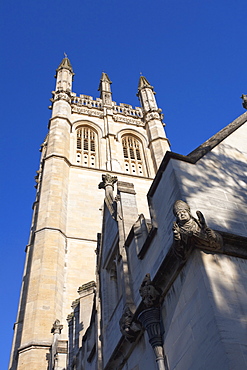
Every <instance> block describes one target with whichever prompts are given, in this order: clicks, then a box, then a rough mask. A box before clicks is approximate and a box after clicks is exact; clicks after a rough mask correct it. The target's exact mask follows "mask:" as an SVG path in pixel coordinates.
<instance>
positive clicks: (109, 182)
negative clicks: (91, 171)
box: [98, 173, 117, 189]
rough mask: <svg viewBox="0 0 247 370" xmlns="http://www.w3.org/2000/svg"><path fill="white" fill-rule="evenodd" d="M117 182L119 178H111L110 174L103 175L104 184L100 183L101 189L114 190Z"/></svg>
mask: <svg viewBox="0 0 247 370" xmlns="http://www.w3.org/2000/svg"><path fill="white" fill-rule="evenodd" d="M115 182H117V176H111V175H110V174H109V173H106V174H105V175H102V182H100V183H99V186H98V187H99V189H106V187H107V186H111V187H112V189H113V188H114V184H115Z"/></svg>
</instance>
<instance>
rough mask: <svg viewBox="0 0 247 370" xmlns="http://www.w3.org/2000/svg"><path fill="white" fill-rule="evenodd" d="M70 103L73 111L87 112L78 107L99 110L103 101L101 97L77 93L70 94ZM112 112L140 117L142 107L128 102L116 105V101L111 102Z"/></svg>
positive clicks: (141, 115)
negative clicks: (76, 94) (77, 94)
mask: <svg viewBox="0 0 247 370" xmlns="http://www.w3.org/2000/svg"><path fill="white" fill-rule="evenodd" d="M71 104H72V111H73V112H74V113H87V114H88V111H87V112H86V111H85V112H84V110H81V109H80V107H86V108H89V109H91V108H93V109H95V108H96V109H98V110H100V111H102V110H103V102H102V99H100V98H96V99H95V100H94V98H93V97H92V96H89V95H81V94H80V95H79V96H72V98H71ZM112 112H113V114H114V115H119V114H120V115H124V116H130V117H132V118H139V119H140V118H142V117H143V113H142V108H141V107H135V108H133V107H132V105H130V104H125V103H120V104H119V105H117V103H116V102H112Z"/></svg>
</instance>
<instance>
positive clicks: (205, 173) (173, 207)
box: [68, 113, 247, 370]
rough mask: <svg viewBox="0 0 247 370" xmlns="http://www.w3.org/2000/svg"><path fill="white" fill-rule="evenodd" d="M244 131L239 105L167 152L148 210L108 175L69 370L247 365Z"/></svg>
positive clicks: (131, 190)
mask: <svg viewBox="0 0 247 370" xmlns="http://www.w3.org/2000/svg"><path fill="white" fill-rule="evenodd" d="M246 139H247V113H244V114H243V115H241V116H240V117H238V118H237V119H236V120H235V121H233V122H232V123H230V124H229V125H228V126H226V127H225V128H224V129H223V130H222V131H220V132H219V133H217V134H216V135H215V136H213V137H212V138H211V139H209V140H208V141H207V142H205V143H204V144H202V145H201V146H200V147H198V148H197V149H196V150H194V151H193V152H191V153H190V154H189V155H187V156H182V155H179V154H177V153H172V152H168V153H167V154H166V155H165V157H164V159H163V161H162V163H161V165H160V167H159V169H158V172H157V175H156V177H155V179H154V181H153V182H152V185H151V187H150V189H149V191H148V194H147V202H148V204H149V210H150V215H149V217H148V218H146V217H145V216H144V215H142V214H141V215H140V214H139V213H138V201H137V194H138V192H137V191H136V189H135V186H134V185H133V183H129V182H125V181H122V180H118V181H116V179H115V180H114V183H115V185H114V187H115V189H114V192H113V194H114V195H116V196H114V195H113V196H112V197H111V199H113V201H112V204H110V205H109V199H108V201H107V193H106V198H105V202H104V213H103V224H102V233H101V237H100V239H99V242H98V248H97V255H98V258H97V272H98V278H97V279H98V280H97V288H96V290H95V293H94V296H95V301H94V306H93V307H92V316H91V322H90V326H89V327H88V329H87V331H86V332H84V334H83V337H82V340H81V341H75V333H73V332H70V340H69V343H70V344H71V347H70V351H69V361H68V369H73V370H74V369H76V370H82V369H104V370H110V369H124V370H129V369H131V370H141V369H142V370H150V369H153V370H155V369H159V370H175V369H176V370H180V369H181V370H182V369H183V370H184V369H186V370H187V369H189V370H198V369H212V370H216V369H229V370H230V369H241V370H244V369H246V366H247V345H246V328H247V326H246V324H247V322H246V307H247V290H246V279H247V263H246V261H247V207H246V205H247V196H246V179H247V166H246V163H247V150H246V145H245V143H246ZM181 199H182V200H183V202H181ZM112 209H114V210H115V212H112V211H111V210H112ZM182 234H183V235H182ZM82 304H83V301H82V299H81V297H80V299H79V300H78V301H77V302H76V309H74V311H73V312H72V314H71V316H70V317H69V318H68V322H69V326H70V327H72V326H73V325H75V323H76V322H79V323H80V322H83V315H82V316H80V315H78V316H76V315H77V312H79V310H80V307H81V305H82ZM80 332H81V330H80V327H79V326H78V325H77V333H80Z"/></svg>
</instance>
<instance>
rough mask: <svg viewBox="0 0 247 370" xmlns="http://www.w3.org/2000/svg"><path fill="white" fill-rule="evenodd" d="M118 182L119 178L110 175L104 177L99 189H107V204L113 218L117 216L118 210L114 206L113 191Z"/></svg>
mask: <svg viewBox="0 0 247 370" xmlns="http://www.w3.org/2000/svg"><path fill="white" fill-rule="evenodd" d="M115 182H117V176H111V175H110V174H109V173H106V174H105V175H102V182H100V183H99V185H98V188H99V189H105V203H106V205H107V208H108V209H109V211H110V213H111V215H112V217H113V218H115V216H116V209H115V205H114V197H113V189H114V184H115Z"/></svg>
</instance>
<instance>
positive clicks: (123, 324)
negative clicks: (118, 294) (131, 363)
mask: <svg viewBox="0 0 247 370" xmlns="http://www.w3.org/2000/svg"><path fill="white" fill-rule="evenodd" d="M133 317H134V315H133V313H132V312H131V310H130V308H129V307H128V306H127V307H126V308H125V310H124V311H123V315H122V317H121V319H120V320H119V326H120V331H121V333H122V334H123V335H124V336H125V338H126V339H127V340H128V341H129V342H131V343H132V342H134V341H135V340H136V338H137V336H138V334H139V333H140V331H141V327H140V326H139V325H138V324H137V323H136V322H134V321H133Z"/></svg>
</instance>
